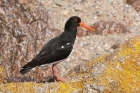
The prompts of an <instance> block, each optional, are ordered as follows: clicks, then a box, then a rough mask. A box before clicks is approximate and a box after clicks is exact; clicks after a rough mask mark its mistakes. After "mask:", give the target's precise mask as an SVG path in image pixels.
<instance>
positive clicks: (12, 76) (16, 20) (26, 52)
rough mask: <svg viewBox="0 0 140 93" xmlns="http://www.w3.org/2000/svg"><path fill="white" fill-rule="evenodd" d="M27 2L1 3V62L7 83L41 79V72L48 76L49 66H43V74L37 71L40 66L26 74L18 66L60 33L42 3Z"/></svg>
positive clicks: (23, 63)
mask: <svg viewBox="0 0 140 93" xmlns="http://www.w3.org/2000/svg"><path fill="white" fill-rule="evenodd" d="M28 3H29V4H27V3H26V2H22V1H19V2H18V1H16V0H10V1H7V2H6V1H2V2H1V3H0V7H1V8H0V9H1V12H0V20H1V21H0V24H1V25H0V30H1V31H0V40H1V43H0V47H1V48H0V52H1V57H0V59H1V62H0V65H2V66H3V67H4V68H5V70H6V77H7V78H6V79H7V80H8V81H9V82H13V81H20V80H21V81H31V80H34V79H35V80H36V81H39V80H38V79H37V78H40V79H41V77H43V76H42V75H43V74H46V76H47V75H48V76H49V75H51V71H50V69H49V70H48V69H44V72H45V73H44V72H40V69H36V71H35V72H32V73H30V74H28V75H21V74H20V73H19V70H20V69H21V67H22V66H23V65H25V64H26V63H27V62H29V61H30V60H31V59H32V58H33V57H34V56H35V55H36V54H37V53H38V52H39V51H40V49H41V48H42V47H43V46H44V44H45V43H46V42H47V41H49V40H50V39H51V38H53V37H55V36H57V35H59V34H60V30H58V29H56V28H55V26H54V24H53V21H52V20H51V17H50V15H49V14H48V11H47V10H46V9H45V8H44V7H41V6H42V4H41V3H39V2H35V3H33V1H32V2H28ZM38 6H39V7H38ZM48 68H49V67H48ZM45 70H46V71H45ZM37 73H38V74H37ZM46 76H45V77H46ZM41 80H42V79H41Z"/></svg>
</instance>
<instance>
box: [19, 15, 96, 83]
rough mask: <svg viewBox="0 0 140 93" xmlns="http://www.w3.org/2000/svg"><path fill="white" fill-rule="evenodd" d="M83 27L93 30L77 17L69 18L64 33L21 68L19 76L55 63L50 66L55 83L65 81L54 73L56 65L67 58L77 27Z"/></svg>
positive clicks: (52, 40)
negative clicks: (38, 67)
mask: <svg viewBox="0 0 140 93" xmlns="http://www.w3.org/2000/svg"><path fill="white" fill-rule="evenodd" d="M78 26H83V27H85V28H87V29H89V30H93V31H94V28H91V27H89V26H87V25H85V24H84V23H82V22H81V19H80V18H79V17H77V16H73V17H70V18H69V19H68V21H67V22H66V24H65V28H64V32H63V33H62V34H61V35H60V36H58V37H55V38H53V39H51V40H50V41H49V42H48V43H47V44H45V46H44V47H43V48H42V49H41V51H40V52H39V53H38V54H37V56H36V57H35V58H33V59H32V60H31V61H30V62H28V63H27V64H26V65H24V66H23V67H22V69H21V70H20V73H21V74H26V73H27V72H29V71H30V70H31V69H33V68H35V67H37V66H41V65H44V64H50V63H55V62H56V63H55V64H54V65H53V66H52V70H53V75H54V79H55V80H56V81H63V82H64V81H65V79H64V78H60V77H59V76H58V75H57V73H56V66H55V65H56V64H57V62H58V61H60V60H62V59H65V58H67V57H68V56H69V55H70V53H71V51H72V49H73V45H74V42H75V39H76V34H77V27H78Z"/></svg>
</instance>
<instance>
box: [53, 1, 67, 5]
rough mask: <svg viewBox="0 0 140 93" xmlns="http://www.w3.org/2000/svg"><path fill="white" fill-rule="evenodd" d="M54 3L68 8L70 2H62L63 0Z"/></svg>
mask: <svg viewBox="0 0 140 93" xmlns="http://www.w3.org/2000/svg"><path fill="white" fill-rule="evenodd" d="M54 3H55V4H56V5H58V6H68V5H69V2H66V1H62V0H54Z"/></svg>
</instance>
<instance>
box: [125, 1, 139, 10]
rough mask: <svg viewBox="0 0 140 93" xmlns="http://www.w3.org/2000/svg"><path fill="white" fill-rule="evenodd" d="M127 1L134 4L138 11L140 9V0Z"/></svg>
mask: <svg viewBox="0 0 140 93" xmlns="http://www.w3.org/2000/svg"><path fill="white" fill-rule="evenodd" d="M127 3H128V4H130V5H132V7H134V9H136V11H138V12H139V11H140V0H127Z"/></svg>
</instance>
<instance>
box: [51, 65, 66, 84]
mask: <svg viewBox="0 0 140 93" xmlns="http://www.w3.org/2000/svg"><path fill="white" fill-rule="evenodd" d="M52 70H53V75H54V80H55V81H62V82H65V81H66V79H65V78H62V77H59V76H58V74H57V71H56V66H53V67H52Z"/></svg>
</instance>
